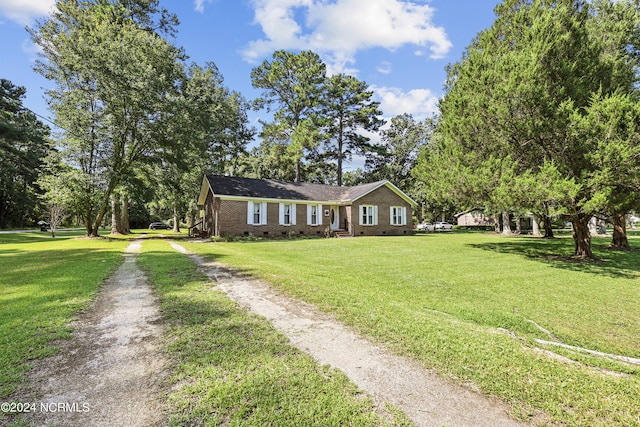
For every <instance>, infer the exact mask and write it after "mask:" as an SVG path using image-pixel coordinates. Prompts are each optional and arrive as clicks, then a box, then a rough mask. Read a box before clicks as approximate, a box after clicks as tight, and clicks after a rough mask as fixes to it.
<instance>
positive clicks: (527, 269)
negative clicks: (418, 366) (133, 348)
mask: <svg viewBox="0 0 640 427" xmlns="http://www.w3.org/2000/svg"><path fill="white" fill-rule="evenodd" d="M605 243H606V242H605V241H604V240H602V239H599V240H597V244H596V245H595V251H596V255H597V256H598V257H599V258H601V259H603V260H604V262H600V263H594V262H575V260H571V258H570V257H569V256H567V257H562V256H558V254H566V255H570V254H571V253H572V251H573V243H572V239H570V238H559V239H553V240H548V239H532V238H525V237H518V238H517V237H509V238H504V237H500V236H496V235H489V234H481V233H457V232H454V233H449V234H446V235H441V234H440V235H434V234H428V235H420V236H415V237H400V238H396V237H382V238H378V237H372V238H357V239H351V240H336V239H317V240H297V241H295V240H294V241H277V242H274V241H262V242H252V243H250V244H247V243H216V244H210V245H203V244H194V243H192V244H185V245H186V246H188V248H189V249H190V250H193V251H196V252H198V253H199V254H202V255H205V256H207V257H211V258H213V259H216V260H219V261H222V262H224V263H225V264H228V265H231V266H234V267H236V268H238V269H240V270H242V271H243V272H245V273H248V274H251V275H253V276H258V277H260V278H262V279H264V280H266V281H268V282H270V283H271V284H273V285H274V286H276V287H277V288H278V289H280V290H282V291H283V292H286V293H288V294H291V295H294V296H296V297H299V298H301V299H303V300H305V301H307V302H309V303H311V304H314V305H316V306H318V307H320V308H321V309H322V310H324V311H327V312H329V313H331V314H332V315H333V316H336V317H338V318H339V319H341V320H342V321H344V322H346V323H347V324H349V325H351V326H352V327H354V328H355V329H357V330H359V331H360V332H362V333H364V334H366V335H368V336H370V337H372V339H374V340H376V341H379V342H383V343H385V344H386V345H387V346H390V347H392V348H394V349H395V350H396V351H398V352H401V353H403V354H407V355H409V356H411V357H413V358H415V359H417V360H419V361H421V362H422V363H423V364H425V365H426V366H430V367H434V368H436V369H437V370H438V371H439V372H440V373H441V374H442V375H444V376H446V377H449V378H453V379H456V380H458V381H461V382H465V383H467V382H472V383H473V384H475V386H478V387H479V388H480V389H481V390H482V391H483V392H484V393H486V394H489V395H494V396H498V397H500V398H502V399H503V400H505V401H506V402H508V403H509V404H510V405H511V407H512V411H513V414H515V415H516V416H518V417H520V418H523V419H525V420H531V421H532V422H533V423H536V422H540V423H541V424H544V423H545V422H546V423H548V424H552V425H555V424H559V425H560V424H562V425H590V426H627V425H636V424H637V421H638V417H640V409H639V408H640V404H639V403H640V402H639V400H638V399H639V396H640V368H638V366H637V365H631V364H625V363H622V362H619V361H615V360H613V359H608V358H603V357H597V356H593V355H590V356H587V355H586V354H585V353H582V352H576V351H571V350H559V349H557V348H556V347H553V346H543V345H542V344H540V343H537V342H536V341H535V340H536V339H541V340H547V341H551V340H552V339H551V338H550V337H549V335H548V334H547V333H546V332H544V331H543V330H542V329H540V328H539V327H538V326H536V324H537V325H539V326H542V327H543V328H545V329H546V330H547V331H550V332H551V333H552V334H553V335H554V336H555V337H557V338H558V339H560V340H562V341H563V342H564V343H566V344H570V345H574V346H580V347H586V348H589V349H593V350H599V351H602V352H606V353H614V354H619V355H624V356H629V357H635V358H639V357H640V350H639V349H640V330H639V327H640V317H639V313H638V310H637V302H636V300H635V299H634V298H630V297H629V296H630V295H634V294H635V293H636V292H637V282H638V279H639V278H640V270H639V268H638V266H639V265H640V263H639V261H640V259H639V258H640V252H638V251H635V252H624V253H622V252H611V251H609V250H607V249H606V248H604V247H603V246H604V244H605ZM631 243H632V245H633V246H634V248H637V247H638V242H637V240H635V239H631ZM294 254H295V255H294ZM505 266H509V267H508V268H505ZM533 322H535V324H534V323H533ZM506 330H508V331H510V332H511V333H514V334H516V336H517V338H515V337H514V336H512V335H510V334H509V333H507V331H506Z"/></svg>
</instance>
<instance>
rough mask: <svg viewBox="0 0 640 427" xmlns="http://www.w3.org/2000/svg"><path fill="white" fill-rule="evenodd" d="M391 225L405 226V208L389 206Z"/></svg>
mask: <svg viewBox="0 0 640 427" xmlns="http://www.w3.org/2000/svg"><path fill="white" fill-rule="evenodd" d="M390 217H391V225H407V208H405V207H402V206H391V212H390Z"/></svg>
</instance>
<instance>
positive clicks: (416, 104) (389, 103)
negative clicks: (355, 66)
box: [371, 86, 438, 120]
mask: <svg viewBox="0 0 640 427" xmlns="http://www.w3.org/2000/svg"><path fill="white" fill-rule="evenodd" d="M371 90H373V91H374V93H375V95H376V96H377V97H378V98H379V100H380V109H381V110H382V112H383V113H384V115H385V117H395V116H397V115H399V114H404V113H409V114H411V115H413V117H414V118H415V119H416V120H423V119H425V118H427V117H431V116H432V115H433V114H434V113H436V112H437V111H438V97H437V96H436V95H435V94H434V93H433V92H432V91H430V90H429V89H412V90H410V91H408V92H404V91H402V90H401V89H398V88H394V87H378V86H371Z"/></svg>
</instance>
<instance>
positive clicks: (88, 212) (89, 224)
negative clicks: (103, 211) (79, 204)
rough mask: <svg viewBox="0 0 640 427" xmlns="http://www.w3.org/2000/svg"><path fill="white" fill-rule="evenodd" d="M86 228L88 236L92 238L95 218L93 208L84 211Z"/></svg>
mask: <svg viewBox="0 0 640 427" xmlns="http://www.w3.org/2000/svg"><path fill="white" fill-rule="evenodd" d="M83 220H84V227H85V229H86V230H87V236H91V227H92V223H93V218H92V217H91V208H90V207H89V208H87V209H86V210H85V211H84V218H83Z"/></svg>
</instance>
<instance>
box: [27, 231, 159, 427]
mask: <svg viewBox="0 0 640 427" xmlns="http://www.w3.org/2000/svg"><path fill="white" fill-rule="evenodd" d="M139 248H140V242H137V241H134V242H133V243H131V244H130V245H129V246H128V247H127V249H126V250H125V254H124V257H125V259H124V262H123V263H122V265H121V266H120V267H119V268H118V270H116V272H115V273H114V274H113V275H112V276H111V277H110V278H109V280H107V282H106V283H105V285H104V286H103V287H102V289H101V291H100V294H99V295H98V297H97V298H96V300H95V301H94V303H93V304H92V305H91V306H90V307H89V308H88V309H87V310H86V311H85V312H84V313H82V314H81V315H80V316H79V319H78V320H77V321H75V322H73V323H72V326H73V328H74V332H73V338H72V339H70V340H65V341H61V342H60V343H59V347H60V352H59V353H58V354H57V355H56V356H54V357H51V358H48V359H44V360H40V361H38V362H36V364H35V365H34V366H33V369H32V370H31V371H30V383H31V384H32V388H31V390H29V391H28V394H29V395H28V396H24V397H25V400H27V401H30V402H37V403H36V406H35V408H34V409H35V411H34V412H31V413H28V414H26V415H27V417H26V419H27V421H28V422H30V423H32V424H33V425H37V426H48V425H54V426H78V427H79V426H83V427H88V426H100V427H102V426H104V427H114V426H128V427H135V426H140V427H142V426H161V425H165V424H166V423H165V422H164V419H163V416H162V412H161V401H160V391H161V389H160V384H161V383H162V381H163V379H164V378H165V377H164V375H165V369H166V368H167V366H168V364H167V362H166V360H165V359H164V358H163V357H162V351H161V348H160V340H161V338H162V326H161V325H162V322H161V320H162V319H161V317H160V312H159V306H158V301H157V300H156V298H155V296H154V295H153V293H152V292H151V288H150V286H149V285H148V283H147V281H146V278H145V276H144V274H143V273H142V271H140V269H139V268H138V267H137V265H136V262H135V259H136V252H137V251H138V250H139Z"/></svg>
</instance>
